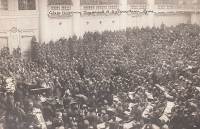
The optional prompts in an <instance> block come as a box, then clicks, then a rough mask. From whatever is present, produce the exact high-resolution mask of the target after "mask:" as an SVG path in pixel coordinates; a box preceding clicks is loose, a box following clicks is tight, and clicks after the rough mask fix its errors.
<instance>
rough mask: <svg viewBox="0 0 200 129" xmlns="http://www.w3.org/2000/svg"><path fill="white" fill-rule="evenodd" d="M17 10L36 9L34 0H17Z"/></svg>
mask: <svg viewBox="0 0 200 129" xmlns="http://www.w3.org/2000/svg"><path fill="white" fill-rule="evenodd" d="M18 8H19V10H36V5H35V0H18Z"/></svg>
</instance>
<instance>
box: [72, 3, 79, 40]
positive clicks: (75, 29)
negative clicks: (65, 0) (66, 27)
mask: <svg viewBox="0 0 200 129" xmlns="http://www.w3.org/2000/svg"><path fill="white" fill-rule="evenodd" d="M72 11H73V12H76V13H73V16H72V35H76V36H77V37H80V36H81V33H80V32H81V16H80V15H81V14H80V13H77V12H81V6H80V0H73V7H72Z"/></svg>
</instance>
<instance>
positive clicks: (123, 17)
mask: <svg viewBox="0 0 200 129" xmlns="http://www.w3.org/2000/svg"><path fill="white" fill-rule="evenodd" d="M120 4H121V6H120V11H128V8H127V7H128V6H127V0H120ZM120 14H121V15H120V27H119V29H120V30H124V29H125V30H126V27H127V26H126V25H127V13H120Z"/></svg>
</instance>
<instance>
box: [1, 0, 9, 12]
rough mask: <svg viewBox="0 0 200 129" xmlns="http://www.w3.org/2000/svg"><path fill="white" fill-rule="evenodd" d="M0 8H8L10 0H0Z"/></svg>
mask: <svg viewBox="0 0 200 129" xmlns="http://www.w3.org/2000/svg"><path fill="white" fill-rule="evenodd" d="M0 10H8V0H0Z"/></svg>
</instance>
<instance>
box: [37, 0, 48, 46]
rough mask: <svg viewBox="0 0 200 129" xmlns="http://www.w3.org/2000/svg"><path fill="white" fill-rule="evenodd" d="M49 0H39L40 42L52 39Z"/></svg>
mask: <svg viewBox="0 0 200 129" xmlns="http://www.w3.org/2000/svg"><path fill="white" fill-rule="evenodd" d="M48 13H49V12H48V0H39V15H40V16H39V37H40V40H39V41H40V43H43V42H45V43H48V42H49V41H50V40H51V39H50V38H51V35H50V32H51V30H50V26H49V17H48Z"/></svg>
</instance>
